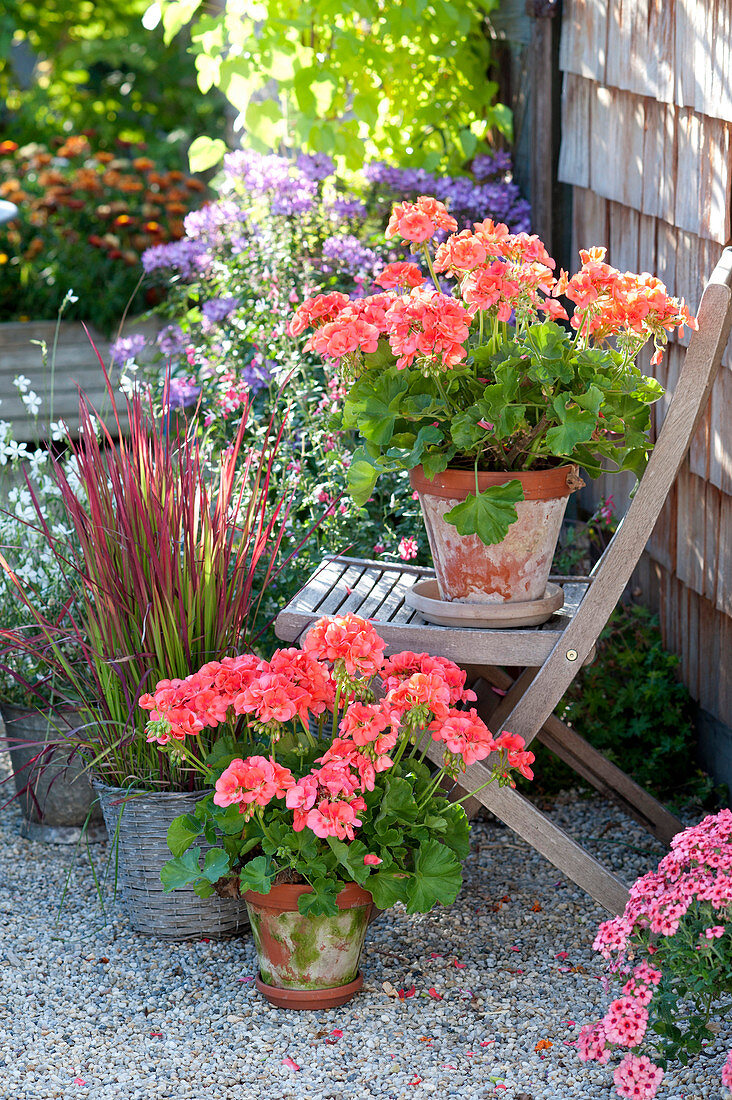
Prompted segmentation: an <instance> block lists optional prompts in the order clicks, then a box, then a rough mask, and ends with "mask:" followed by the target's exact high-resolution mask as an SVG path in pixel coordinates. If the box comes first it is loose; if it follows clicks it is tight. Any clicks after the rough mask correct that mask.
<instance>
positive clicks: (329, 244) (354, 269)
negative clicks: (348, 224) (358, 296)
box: [323, 233, 380, 275]
mask: <svg viewBox="0 0 732 1100" xmlns="http://www.w3.org/2000/svg"><path fill="white" fill-rule="evenodd" d="M323 259H324V260H325V261H326V263H327V264H329V265H333V266H334V267H335V268H337V269H338V270H340V271H342V272H344V273H345V274H348V275H357V274H359V273H361V274H366V273H368V274H372V273H373V270H374V266H375V265H376V264H377V263H379V262H380V261H379V257H378V256H377V255H376V253H375V252H374V251H373V250H372V249H370V248H365V247H364V245H362V244H361V242H360V241H359V239H358V237H354V236H353V235H352V234H350V233H348V234H346V235H345V236H343V237H330V238H329V239H328V240H327V241H326V242H325V243H324V245H323Z"/></svg>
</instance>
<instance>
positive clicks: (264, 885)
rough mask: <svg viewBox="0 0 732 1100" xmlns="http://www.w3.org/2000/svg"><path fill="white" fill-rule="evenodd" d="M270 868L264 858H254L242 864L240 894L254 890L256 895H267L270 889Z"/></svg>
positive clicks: (268, 862) (271, 876)
mask: <svg viewBox="0 0 732 1100" xmlns="http://www.w3.org/2000/svg"><path fill="white" fill-rule="evenodd" d="M272 878H273V875H272V867H271V864H270V861H269V860H268V859H267V857H266V856H256V857H255V859H250V860H249V862H248V863H245V864H244V867H243V868H242V870H241V872H240V874H239V882H240V884H241V892H242V894H243V893H244V891H245V890H254V891H255V893H257V894H268V893H269V892H270V890H271V889H272Z"/></svg>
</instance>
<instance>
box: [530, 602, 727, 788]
mask: <svg viewBox="0 0 732 1100" xmlns="http://www.w3.org/2000/svg"><path fill="white" fill-rule="evenodd" d="M678 665H679V658H678V657H677V656H676V655H675V654H673V653H669V652H668V651H667V650H665V649H664V648H663V644H662V641H661V631H660V627H659V624H658V619H657V617H656V616H655V615H654V614H653V613H652V612H650V611H649V610H648V609H647V608H645V607H641V606H639V605H636V604H631V605H629V606H622V607H620V608H618V609H617V610H616V611H615V612H614V613H613V615H612V617H611V619H610V622H609V623H608V625H607V626H606V628H605V630H603V632H602V634H601V635H600V641H599V645H598V652H597V657H596V658H595V661H594V662H593V663H592V664H591V665H588V666H587V667H586V668H584V669H583V670H582V672H581V673H580V675H579V676H578V678H577V680H576V681H575V683H574V684H573V685H572V687H571V688H570V689H569V691H568V692H567V694H566V695H565V696H564V698H563V699H562V701H561V702H560V704H559V706H558V707H557V710H556V713H557V715H558V717H560V718H561V719H562V721H563V722H566V723H567V724H568V725H571V726H572V727H573V728H574V729H575V730H577V732H578V733H579V734H581V735H582V737H584V738H586V739H587V740H588V741H589V742H590V744H592V745H594V747H595V748H597V749H599V750H600V751H601V752H603V753H604V754H605V756H607V758H608V759H609V760H611V761H612V762H613V763H614V764H617V765H618V767H620V768H622V769H623V771H624V772H627V774H628V775H630V776H631V777H632V778H633V779H634V780H635V781H636V782H637V783H640V785H641V786H642V787H645V788H647V789H648V790H649V791H651V792H652V793H653V794H655V795H656V797H658V798H659V799H661V800H662V801H664V802H668V803H670V804H674V805H681V804H684V803H688V802H690V801H700V802H703V803H708V802H709V801H710V800H711V801H712V802H713V801H714V800H715V795H719V793H720V792H719V791H718V790H716V791H715V788H714V785H713V781H712V780H711V779H710V778H709V776H707V775H705V774H704V773H703V772H702V771H701V769H700V768H699V766H698V765H697V764H696V761H695V755H696V734H695V731H694V725H693V722H692V717H691V713H692V711H691V698H690V696H689V693H688V691H687V690H686V688H685V687H684V685H683V684H682V683H681V682H680V681H679V680H678V678H677V668H678ZM536 751H537V766H536V777H537V782H535V783H534V784H533V785H532V786H533V789H534V790H536V789H537V784H538V786H539V787H540V788H541V789H542V791H544V792H545V793H549V792H551V791H556V790H557V789H560V788H561V787H566V786H571V785H572V784H576V782H577V776H576V774H575V773H574V772H572V771H570V769H569V768H568V767H566V766H565V765H563V764H561V763H560V762H559V761H557V759H556V757H554V756H552V755H551V754H550V753H549V752H548V751H547V750H546V749H544V748H543V747H539V748H538V749H537V750H536Z"/></svg>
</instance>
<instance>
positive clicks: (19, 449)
mask: <svg viewBox="0 0 732 1100" xmlns="http://www.w3.org/2000/svg"><path fill="white" fill-rule="evenodd" d="M19 458H28V448H27V447H26V445H25V443H18V442H17V440H15V439H10V440H9V441H8V442H7V443H6V444H5V446H4V447H3V449H2V450H1V451H0V464H2V465H3V466H4V465H5V464H6V462H7V461H8V459H10V461H11V462H17V461H18V459H19Z"/></svg>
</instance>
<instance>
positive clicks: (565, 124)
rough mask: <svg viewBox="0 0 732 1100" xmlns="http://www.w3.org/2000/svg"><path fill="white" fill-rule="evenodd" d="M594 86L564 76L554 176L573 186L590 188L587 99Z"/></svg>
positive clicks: (583, 80) (578, 79)
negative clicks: (559, 141) (560, 122)
mask: <svg viewBox="0 0 732 1100" xmlns="http://www.w3.org/2000/svg"><path fill="white" fill-rule="evenodd" d="M593 92H594V85H593V84H592V82H591V81H589V80H585V79H584V77H581V76H575V75H574V73H565V74H564V86H563V89H562V141H561V145H560V148H559V165H558V169H557V176H558V178H559V179H560V180H561V181H562V182H563V183H571V184H573V185H574V186H575V187H585V188H587V187H589V186H590V142H589V135H590V132H591V121H590V99H591V96H592V95H593Z"/></svg>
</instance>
